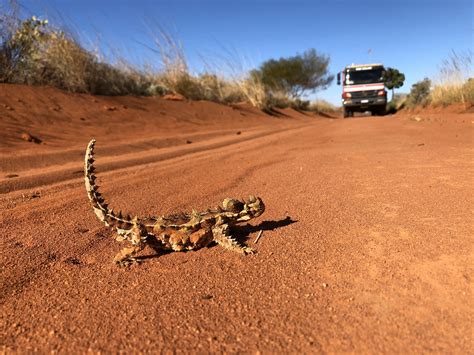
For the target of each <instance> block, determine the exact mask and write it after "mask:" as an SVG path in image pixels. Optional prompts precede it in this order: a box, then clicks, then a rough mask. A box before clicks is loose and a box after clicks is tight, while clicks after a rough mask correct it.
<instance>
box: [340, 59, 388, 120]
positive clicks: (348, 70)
mask: <svg viewBox="0 0 474 355" xmlns="http://www.w3.org/2000/svg"><path fill="white" fill-rule="evenodd" d="M384 73H385V69H384V66H383V65H382V64H352V65H348V66H346V67H345V68H344V70H343V71H342V72H340V73H338V74H337V85H341V82H342V106H343V108H344V117H352V116H353V115H354V112H365V111H370V112H371V113H372V115H385V113H386V108H387V91H386V90H385V84H384ZM341 76H342V78H341Z"/></svg>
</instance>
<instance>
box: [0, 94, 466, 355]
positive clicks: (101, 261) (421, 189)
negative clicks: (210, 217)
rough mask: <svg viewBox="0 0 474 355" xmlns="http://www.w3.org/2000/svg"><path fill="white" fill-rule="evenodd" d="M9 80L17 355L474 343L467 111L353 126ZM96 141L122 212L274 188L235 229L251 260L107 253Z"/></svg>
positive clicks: (5, 143)
mask: <svg viewBox="0 0 474 355" xmlns="http://www.w3.org/2000/svg"><path fill="white" fill-rule="evenodd" d="M0 90H3V91H1V92H0V93H1V94H0V121H1V127H0V128H3V129H2V131H1V132H2V133H0V139H1V143H0V189H1V191H0V231H1V234H2V238H1V239H0V247H1V255H0V267H1V269H0V278H1V293H0V297H1V299H0V300H1V315H2V317H1V323H0V345H1V346H2V347H3V350H4V351H5V350H12V351H15V352H16V351H19V352H25V351H27V350H38V351H42V352H45V351H51V350H56V351H61V352H70V351H75V352H85V351H87V350H91V351H94V352H99V351H100V352H116V351H119V350H122V351H127V352H131V351H135V352H138V351H179V352H208V351H211V352H238V351H239V352H257V351H259V352H298V351H304V352H344V351H352V352H368V353H378V352H384V353H393V352H396V353H402V352H428V351H429V352H431V351H432V352H449V353H467V352H469V351H472V348H473V337H472V316H473V309H474V308H473V306H474V304H473V293H472V291H473V290H472V280H471V279H472V275H473V256H474V255H473V254H474V253H473V235H474V233H473V232H474V231H473V229H474V228H473V223H472V220H473V219H472V211H473V199H474V193H473V188H472V181H473V173H474V164H473V163H474V159H473V158H474V157H473V140H472V138H473V135H472V134H473V129H474V114H472V113H449V112H444V113H443V112H441V113H433V112H432V113H427V114H424V113H418V114H416V116H417V117H421V118H422V120H421V121H419V122H418V121H416V120H414V119H412V118H413V116H415V115H409V114H406V115H397V116H389V117H384V118H380V117H377V118H371V117H363V118H354V119H348V120H342V119H326V118H322V117H315V116H310V115H304V114H299V113H296V112H293V111H285V112H284V113H282V114H280V115H278V116H268V115H264V114H261V113H259V112H257V111H255V110H252V109H250V108H247V107H244V106H242V107H238V108H234V109H232V108H229V107H224V106H220V105H215V104H210V103H205V102H195V103H188V102H168V101H164V100H158V99H139V98H98V100H103V101H104V102H105V103H102V102H100V103H98V104H97V108H94V107H89V106H93V105H92V104H91V105H84V103H81V104H75V102H82V101H81V100H85V101H87V102H92V100H93V99H91V98H90V97H87V96H81V95H68V94H62V93H58V92H57V91H55V90H52V89H41V90H40V89H36V91H35V90H34V89H32V88H22V87H6V86H2V87H0ZM48 90H49V91H50V92H48ZM45 92H46V94H45ZM42 95H43V96H42ZM21 97H26V99H23V101H24V102H30V103H31V102H34V104H31V107H23V106H22V105H23V103H21V102H20V101H18V99H21ZM32 100H34V101H32ZM51 100H55V103H56V104H57V107H60V108H59V113H58V112H57V111H54V110H53V111H51V110H48V109H47V108H48V107H51V106H52V104H51ZM124 102H126V103H124ZM131 102H132V103H133V104H134V105H135V106H134V107H131ZM94 104H95V102H94ZM2 105H3V106H2ZM25 105H26V104H25ZM103 105H109V107H110V105H114V106H116V107H122V106H119V105H125V106H127V108H126V109H123V107H122V108H121V109H117V110H112V111H109V110H107V109H104V111H103V112H102V111H101V110H103ZM6 106H8V107H11V108H12V110H10V109H7V108H6ZM88 110H89V111H88ZM94 110H95V111H94ZM140 110H142V111H140ZM145 110H146V113H143V115H142V116H137V113H138V112H145ZM124 111H126V112H124ZM51 112H53V113H51ZM101 112H102V114H103V116H102V117H99V116H100V113H101ZM159 112H163V113H162V114H159ZM196 112H197V117H196V116H194V115H195V114H196ZM28 113H29V114H28ZM241 113H243V114H244V115H242V114H241ZM55 115H57V116H55ZM83 115H84V116H86V115H87V117H85V120H80V117H82V116H83ZM103 117H105V118H103ZM156 117H158V118H156ZM189 117H191V118H189ZM54 118H56V119H54ZM127 118H128V120H127ZM186 119H188V121H186ZM45 120H46V121H45ZM88 120H89V121H88ZM94 120H97V121H94ZM190 121H191V122H190ZM23 130H26V131H28V132H29V133H31V134H32V135H37V136H38V137H39V138H40V139H42V140H43V141H44V143H46V144H35V143H32V142H24V141H21V140H20V139H19V138H18V137H19V136H20V134H21V132H22V131H23ZM237 132H240V134H237ZM92 137H95V138H96V139H97V148H96V153H97V162H96V164H97V167H98V176H99V179H98V182H99V184H100V185H101V187H102V190H103V192H104V195H105V197H106V199H107V200H108V201H109V202H110V204H111V206H112V207H114V208H115V207H116V208H118V209H123V210H126V211H130V212H132V213H136V214H139V215H144V214H166V213H170V212H175V211H179V210H189V209H191V208H195V209H203V208H207V207H211V206H215V205H216V204H218V203H219V202H220V201H221V200H222V199H223V198H225V197H228V196H229V197H242V196H244V197H246V196H247V195H248V194H256V195H258V196H260V197H262V198H263V200H264V201H265V204H266V206H267V209H266V212H265V213H264V214H263V215H262V216H261V217H259V218H258V219H257V220H254V221H251V222H250V223H249V225H248V226H246V225H245V224H244V225H242V226H241V227H239V228H236V230H235V235H236V236H237V237H238V238H239V239H240V240H241V241H242V242H243V243H245V244H247V245H249V246H252V247H255V249H256V250H257V254H255V255H248V256H240V255H238V254H234V253H231V252H229V251H226V250H224V249H222V248H220V247H218V246H215V247H211V248H205V249H201V250H198V251H193V252H187V253H166V254H162V255H156V254H155V253H154V251H152V249H145V251H144V252H143V253H142V255H143V256H144V258H143V259H144V260H143V261H144V262H143V263H142V264H141V265H133V266H132V267H130V268H117V267H116V266H114V265H113V264H112V259H113V256H114V255H115V253H116V252H117V251H118V250H119V249H120V248H121V245H120V244H119V243H117V242H116V241H114V239H113V238H112V235H113V234H112V233H111V232H110V231H109V230H108V229H107V228H106V227H104V226H103V225H101V224H100V223H99V221H98V220H97V218H96V217H95V215H94V214H93V212H92V209H91V208H90V206H89V204H88V200H87V197H86V193H85V189H84V186H83V179H82V175H81V174H82V173H81V172H80V170H81V168H82V161H83V151H84V149H85V146H86V144H87V142H88V140H89V139H90V138H92ZM186 140H188V141H191V142H188V143H186ZM14 175H18V176H14ZM260 230H263V234H262V236H261V238H260V240H259V241H258V243H257V244H256V245H254V240H255V238H256V236H257V234H258V232H259V231H260Z"/></svg>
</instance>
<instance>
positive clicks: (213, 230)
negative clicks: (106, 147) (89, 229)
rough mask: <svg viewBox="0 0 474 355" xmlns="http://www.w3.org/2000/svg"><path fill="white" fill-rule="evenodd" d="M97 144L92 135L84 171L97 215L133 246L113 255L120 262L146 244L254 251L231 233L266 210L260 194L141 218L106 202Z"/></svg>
mask: <svg viewBox="0 0 474 355" xmlns="http://www.w3.org/2000/svg"><path fill="white" fill-rule="evenodd" d="M94 145H95V140H94V139H92V140H91V141H90V142H89V144H88V146H87V150H86V155H85V159H84V175H85V179H84V180H85V184H86V190H87V196H88V197H89V200H90V202H91V204H92V208H93V209H94V212H95V214H96V215H97V217H98V218H99V219H100V220H101V221H102V222H103V223H104V224H105V225H106V226H108V227H110V228H111V229H113V230H115V231H116V232H117V237H116V240H118V241H121V242H122V241H128V242H129V243H130V246H128V247H125V248H123V249H122V250H121V251H120V252H119V253H118V254H117V255H116V256H115V258H114V262H115V263H116V264H118V265H121V266H123V265H128V264H130V263H133V262H136V261H137V260H136V259H135V257H134V255H135V254H137V253H138V252H139V251H141V250H142V249H143V248H144V247H145V245H146V244H149V245H150V246H152V247H153V248H154V249H158V250H160V249H161V250H172V251H186V250H196V249H199V248H203V247H206V246H208V245H209V244H211V243H212V242H216V243H217V244H219V245H220V246H222V247H224V248H226V249H229V250H232V251H235V252H237V253H241V254H252V253H254V252H255V251H254V250H253V249H252V248H250V247H246V246H241V245H240V244H239V243H238V242H237V241H236V240H235V239H233V238H232V236H231V234H230V228H231V226H232V225H234V224H236V223H239V222H244V221H248V220H250V219H252V218H255V217H258V216H260V215H261V214H262V213H263V212H264V211H265V205H264V203H263V201H262V199H261V198H259V197H254V196H250V197H249V201H248V202H246V201H243V200H237V199H232V198H226V199H224V201H223V202H222V206H219V207H217V208H216V209H213V210H211V209H208V210H206V211H203V212H198V211H195V210H193V211H192V212H191V213H190V214H187V213H181V214H176V215H169V216H161V217H153V216H150V217H145V218H139V217H138V216H137V217H134V218H132V217H130V216H129V215H122V213H121V212H115V211H114V210H113V209H111V208H109V207H108V205H107V204H106V203H105V201H104V198H103V197H102V194H101V193H100V192H99V186H98V185H97V184H96V182H95V180H96V176H95V174H94V171H95V167H94Z"/></svg>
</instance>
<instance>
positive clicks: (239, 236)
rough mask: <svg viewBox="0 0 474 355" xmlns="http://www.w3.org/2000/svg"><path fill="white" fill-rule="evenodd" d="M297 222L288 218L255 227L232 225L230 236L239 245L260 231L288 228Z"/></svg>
mask: <svg viewBox="0 0 474 355" xmlns="http://www.w3.org/2000/svg"><path fill="white" fill-rule="evenodd" d="M296 222H298V221H297V220H294V219H292V218H291V217H290V216H287V217H286V218H283V219H280V220H278V221H263V222H261V223H259V224H257V225H256V226H253V225H250V224H246V225H243V226H240V225H234V226H232V227H231V230H232V236H233V237H234V238H235V239H236V240H237V241H238V242H239V243H241V244H244V243H245V242H247V240H248V239H250V234H252V233H255V232H260V231H264V232H265V231H272V230H275V229H278V228H282V227H286V226H289V225H290V224H293V223H296Z"/></svg>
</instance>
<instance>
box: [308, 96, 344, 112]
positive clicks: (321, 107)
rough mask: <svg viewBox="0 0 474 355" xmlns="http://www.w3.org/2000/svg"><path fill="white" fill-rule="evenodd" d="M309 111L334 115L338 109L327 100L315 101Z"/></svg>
mask: <svg viewBox="0 0 474 355" xmlns="http://www.w3.org/2000/svg"><path fill="white" fill-rule="evenodd" d="M309 110H310V111H314V112H323V113H332V112H335V111H337V107H336V106H334V105H333V104H331V103H329V102H327V101H326V100H321V99H320V100H315V101H312V102H311V103H310V104H309Z"/></svg>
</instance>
